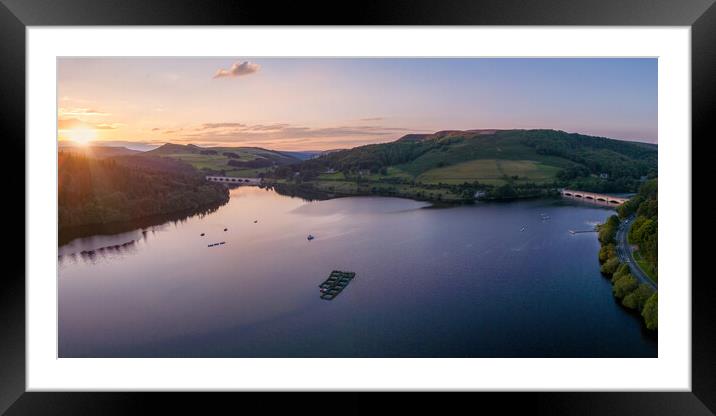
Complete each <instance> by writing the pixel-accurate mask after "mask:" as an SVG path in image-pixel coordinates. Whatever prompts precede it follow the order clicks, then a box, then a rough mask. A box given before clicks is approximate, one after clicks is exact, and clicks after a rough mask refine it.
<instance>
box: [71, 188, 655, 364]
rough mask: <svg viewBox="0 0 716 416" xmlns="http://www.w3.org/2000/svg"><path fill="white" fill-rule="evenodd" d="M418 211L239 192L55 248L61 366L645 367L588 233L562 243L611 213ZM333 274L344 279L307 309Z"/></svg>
mask: <svg viewBox="0 0 716 416" xmlns="http://www.w3.org/2000/svg"><path fill="white" fill-rule="evenodd" d="M426 207H427V204H426V203H423V202H416V201H411V200H407V199H397V198H381V197H375V198H374V197H357V198H342V199H333V200H328V201H320V202H307V201H304V200H302V199H298V198H289V197H286V196H281V195H279V194H277V193H275V192H273V191H268V190H264V189H259V188H252V187H243V188H238V189H234V190H232V191H231V200H230V201H229V203H227V204H226V205H224V206H222V207H221V208H219V209H218V210H217V211H215V212H213V213H211V214H208V215H205V216H201V217H200V216H196V217H191V218H188V219H186V220H184V221H179V222H173V223H171V222H170V223H167V224H164V225H161V226H156V227H150V228H145V229H137V230H135V231H132V232H128V233H123V234H118V235H113V236H95V237H89V238H83V239H78V240H74V241H72V242H70V243H69V244H66V245H64V246H62V247H60V249H59V254H60V258H59V354H60V356H61V357H655V356H656V355H657V343H656V339H655V337H654V336H651V335H650V334H647V333H646V332H645V330H643V329H642V324H641V322H640V320H639V318H638V317H637V316H635V315H632V314H630V313H629V312H627V311H626V310H625V309H623V308H622V307H620V306H619V305H618V304H617V303H616V302H615V300H614V299H613V297H612V295H611V285H610V283H609V281H608V280H607V279H605V278H603V277H601V275H600V274H599V263H598V261H597V252H598V250H599V243H598V241H597V239H596V234H595V233H585V234H577V235H572V234H570V233H569V231H568V230H570V229H588V228H590V227H592V226H593V225H594V224H596V223H598V222H602V221H604V219H605V218H606V217H608V216H609V215H611V214H612V213H613V211H611V210H608V209H604V208H599V207H594V206H589V205H586V204H579V203H572V202H569V201H563V200H539V201H527V202H512V203H484V204H476V205H472V206H460V207H452V208H444V209H435V208H426ZM543 214H545V215H548V216H550V219H549V220H543V219H542V215H543ZM254 220H258V222H257V223H254ZM523 227H526V228H525V229H524V231H521V229H522V228H523ZM224 228H227V229H228V230H227V231H224ZM201 233H205V234H206V235H205V236H204V237H201V236H200V234H201ZM309 233H310V234H313V235H314V236H316V238H315V239H314V240H313V241H308V240H307V239H306V236H307V235H308V234H309ZM221 241H225V242H226V243H225V244H223V245H220V246H217V247H211V248H209V247H207V245H208V244H210V243H215V242H221ZM90 250H94V253H93V254H88V252H89V251H90ZM83 251H84V253H82V252H83ZM334 269H339V270H346V271H354V272H356V274H357V275H356V278H355V279H354V280H353V281H352V282H351V283H350V285H349V286H348V287H347V288H346V289H345V290H344V291H343V293H341V294H340V295H339V296H338V297H337V298H336V299H335V300H333V301H325V300H321V299H320V298H319V291H318V285H319V284H320V283H321V282H323V280H325V278H326V277H327V276H328V274H329V273H330V271H331V270H334Z"/></svg>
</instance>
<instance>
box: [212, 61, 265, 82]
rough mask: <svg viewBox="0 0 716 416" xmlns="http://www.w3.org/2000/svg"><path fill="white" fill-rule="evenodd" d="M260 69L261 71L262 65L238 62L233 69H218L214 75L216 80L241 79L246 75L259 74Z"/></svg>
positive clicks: (232, 66)
mask: <svg viewBox="0 0 716 416" xmlns="http://www.w3.org/2000/svg"><path fill="white" fill-rule="evenodd" d="M259 69H261V65H259V64H255V63H252V62H249V61H244V62H242V63H238V62H237V63H235V64H233V65H231V68H229V69H223V68H220V69H218V70H217V71H216V73H215V74H214V78H226V77H228V78H233V77H241V76H245V75H251V74H255V73H257V72H259Z"/></svg>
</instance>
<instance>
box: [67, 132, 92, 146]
mask: <svg viewBox="0 0 716 416" xmlns="http://www.w3.org/2000/svg"><path fill="white" fill-rule="evenodd" d="M96 137H97V132H96V131H95V130H94V129H71V130H68V131H67V138H69V139H70V140H72V141H74V142H76V143H77V144H81V145H87V144H88V143H89V142H90V141H92V140H94V139H95V138H96Z"/></svg>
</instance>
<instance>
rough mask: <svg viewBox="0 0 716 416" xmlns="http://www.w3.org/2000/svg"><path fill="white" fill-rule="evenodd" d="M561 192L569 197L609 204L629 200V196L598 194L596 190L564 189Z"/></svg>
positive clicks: (618, 203)
mask: <svg viewBox="0 0 716 416" xmlns="http://www.w3.org/2000/svg"><path fill="white" fill-rule="evenodd" d="M561 193H562V196H566V197H569V198H576V199H582V200H584V201H587V202H595V203H599V202H601V203H604V204H609V205H621V204H623V203H625V202H626V201H628V200H629V198H625V197H620V196H613V195H604V194H597V193H594V192H584V191H577V190H574V189H562V191H561Z"/></svg>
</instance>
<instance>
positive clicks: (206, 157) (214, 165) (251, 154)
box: [145, 143, 301, 176]
mask: <svg viewBox="0 0 716 416" xmlns="http://www.w3.org/2000/svg"><path fill="white" fill-rule="evenodd" d="M145 155H147V156H160V157H167V158H172V159H177V160H181V161H184V162H187V163H189V164H190V165H192V166H193V167H194V168H196V169H198V170H200V171H202V172H203V173H204V174H214V175H226V176H257V175H259V174H261V173H264V172H266V171H267V170H268V169H270V168H272V167H274V166H285V165H290V164H294V163H299V162H301V158H300V157H297V156H296V155H293V154H291V153H290V152H277V151H273V150H268V149H263V148H260V147H199V146H196V145H193V144H187V145H180V144H172V143H166V144H164V145H162V146H160V147H158V148H156V149H154V150H150V151H148V152H146V153H145Z"/></svg>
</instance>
